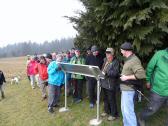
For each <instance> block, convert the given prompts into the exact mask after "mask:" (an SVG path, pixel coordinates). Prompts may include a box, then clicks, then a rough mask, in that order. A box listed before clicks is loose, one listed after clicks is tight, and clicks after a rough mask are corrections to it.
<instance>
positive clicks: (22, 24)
mask: <svg viewBox="0 0 168 126" xmlns="http://www.w3.org/2000/svg"><path fill="white" fill-rule="evenodd" d="M77 10H84V7H83V6H82V4H81V3H80V2H79V1H78V0H0V47H3V46H6V45H7V44H13V43H17V42H23V41H29V40H31V41H33V42H34V41H35V42H44V41H45V40H48V41H51V40H55V39H60V38H63V37H65V38H66V37H73V36H75V35H76V33H77V32H76V31H75V30H74V29H73V27H72V24H71V23H70V22H69V21H68V20H67V19H66V18H63V16H73V15H75V11H77Z"/></svg>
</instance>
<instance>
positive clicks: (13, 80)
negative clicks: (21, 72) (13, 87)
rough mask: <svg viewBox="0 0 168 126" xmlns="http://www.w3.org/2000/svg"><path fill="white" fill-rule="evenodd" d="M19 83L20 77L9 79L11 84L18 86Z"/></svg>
mask: <svg viewBox="0 0 168 126" xmlns="http://www.w3.org/2000/svg"><path fill="white" fill-rule="evenodd" d="M19 81H20V76H17V77H13V78H12V79H11V84H19Z"/></svg>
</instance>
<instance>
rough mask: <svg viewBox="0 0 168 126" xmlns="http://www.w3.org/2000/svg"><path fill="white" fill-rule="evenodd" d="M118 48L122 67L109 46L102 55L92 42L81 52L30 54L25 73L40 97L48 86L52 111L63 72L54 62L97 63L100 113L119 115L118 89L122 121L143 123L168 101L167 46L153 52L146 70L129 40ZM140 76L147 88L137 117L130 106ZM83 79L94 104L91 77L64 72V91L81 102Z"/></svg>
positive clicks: (112, 117)
mask: <svg viewBox="0 0 168 126" xmlns="http://www.w3.org/2000/svg"><path fill="white" fill-rule="evenodd" d="M120 51H121V54H122V55H123V56H124V57H125V61H124V63H123V64H122V68H121V62H120V61H119V60H118V57H117V56H116V55H115V50H114V49H113V48H111V47H110V48H107V49H106V51H105V57H104V56H103V55H102V54H101V53H100V51H99V48H98V47H97V46H96V45H93V46H92V47H91V48H89V49H88V50H87V54H86V55H85V56H83V55H82V54H81V50H80V49H79V48H75V49H74V48H73V49H72V50H71V51H67V52H66V54H65V55H63V54H55V53H54V54H47V55H45V56H40V58H39V59H38V58H37V57H31V59H30V60H29V61H28V62H27V75H28V77H29V79H30V82H31V86H32V88H33V89H34V88H35V80H36V81H37V85H38V86H39V87H40V88H41V91H42V99H43V100H44V99H46V98H47V91H46V89H48V112H50V113H53V112H54V109H53V107H58V106H59V101H60V94H61V88H62V87H63V85H64V83H65V82H64V78H65V75H64V72H63V71H62V69H61V67H60V66H59V64H58V62H65V63H70V64H81V65H83V64H85V65H94V66H98V67H99V68H100V70H101V71H102V73H103V74H104V76H105V77H104V79H101V81H100V82H101V88H102V96H103V102H104V112H103V113H102V114H101V116H103V117H105V116H107V120H109V121H112V120H115V119H117V118H118V117H119V113H118V107H117V97H116V93H117V92H118V91H119V89H120V91H121V112H122V117H123V125H124V126H138V125H140V126H144V125H145V120H147V119H148V117H149V116H151V115H153V114H154V113H155V112H156V111H157V110H158V109H159V108H160V107H161V106H162V105H163V104H165V103H166V102H167V103H168V48H167V49H164V50H161V51H158V52H157V53H156V54H155V55H154V57H153V58H152V59H151V60H150V62H149V64H148V66H147V68H146V73H145V70H144V68H143V66H142V64H141V61H140V59H139V58H138V57H137V56H136V55H135V54H134V51H133V47H132V45H131V43H130V42H125V43H123V44H122V45H121V47H120ZM144 79H146V81H147V88H148V89H151V93H150V94H151V95H150V98H149V99H150V101H149V103H148V105H147V107H146V108H145V109H144V111H143V112H142V113H141V114H140V116H139V118H137V116H136V113H135V109H134V107H135V105H134V103H135V96H137V90H139V88H140V87H142V85H143V82H144ZM85 80H86V89H87V95H88V97H89V102H90V104H89V107H90V108H94V106H95V104H96V100H97V99H96V85H97V80H96V79H95V78H92V77H85V76H83V75H79V74H70V73H67V87H68V90H67V93H68V94H69V95H72V96H73V101H74V103H80V102H82V100H83V92H84V91H83V90H84V82H85ZM47 86H48V88H47Z"/></svg>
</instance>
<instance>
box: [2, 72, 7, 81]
mask: <svg viewBox="0 0 168 126" xmlns="http://www.w3.org/2000/svg"><path fill="white" fill-rule="evenodd" d="M2 79H3V82H5V83H6V79H5V76H4V74H3V73H2Z"/></svg>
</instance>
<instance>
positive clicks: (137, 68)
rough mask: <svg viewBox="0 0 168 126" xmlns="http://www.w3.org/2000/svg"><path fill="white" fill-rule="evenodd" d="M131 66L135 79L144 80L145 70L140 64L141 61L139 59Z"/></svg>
mask: <svg viewBox="0 0 168 126" xmlns="http://www.w3.org/2000/svg"><path fill="white" fill-rule="evenodd" d="M131 66H132V71H133V73H134V75H135V77H136V79H145V78H146V75H145V70H144V68H143V66H142V64H141V61H140V60H139V59H137V60H136V61H135V62H133V64H131Z"/></svg>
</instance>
